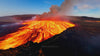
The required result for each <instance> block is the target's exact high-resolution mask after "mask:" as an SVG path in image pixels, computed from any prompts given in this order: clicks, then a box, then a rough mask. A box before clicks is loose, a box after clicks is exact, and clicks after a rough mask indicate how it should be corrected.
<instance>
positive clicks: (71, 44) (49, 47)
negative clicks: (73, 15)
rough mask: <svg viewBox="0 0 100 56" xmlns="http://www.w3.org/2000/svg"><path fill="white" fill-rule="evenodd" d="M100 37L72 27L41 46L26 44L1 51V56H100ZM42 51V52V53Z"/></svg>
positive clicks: (31, 43)
mask: <svg viewBox="0 0 100 56" xmlns="http://www.w3.org/2000/svg"><path fill="white" fill-rule="evenodd" d="M99 37H100V36H99V35H98V34H96V33H94V34H91V33H90V32H88V31H86V30H84V29H83V28H82V27H79V26H78V27H77V26H76V27H72V28H69V29H67V30H65V31H64V32H62V33H61V34H58V35H55V36H54V37H52V38H50V39H48V40H46V41H43V42H41V43H39V44H37V43H33V42H27V43H26V44H24V45H22V46H19V47H16V48H13V49H8V50H1V51H0V55H1V56H7V55H9V56H39V55H41V56H42V55H44V56H59V55H61V56H69V55H70V56H100V54H99V53H100V44H99V42H100V41H99V40H100V38H99ZM40 50H41V52H40Z"/></svg>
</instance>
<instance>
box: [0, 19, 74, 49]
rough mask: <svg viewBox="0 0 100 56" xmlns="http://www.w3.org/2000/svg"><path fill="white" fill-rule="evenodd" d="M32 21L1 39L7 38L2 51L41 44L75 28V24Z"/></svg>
mask: <svg viewBox="0 0 100 56" xmlns="http://www.w3.org/2000/svg"><path fill="white" fill-rule="evenodd" d="M53 19H54V18H52V19H49V20H30V21H27V22H23V23H22V24H23V25H26V26H23V27H20V28H19V29H18V31H16V32H14V33H10V34H7V35H5V36H3V37H0V38H5V39H4V40H2V41H0V49H3V50H5V49H9V48H15V47H18V46H20V45H22V44H25V43H27V42H28V41H33V42H36V43H40V42H42V41H44V40H47V39H49V38H51V37H52V36H54V35H56V34H60V33H61V32H63V31H64V30H66V29H67V28H70V27H74V26H75V24H72V23H70V22H66V21H61V20H58V19H56V20H53Z"/></svg>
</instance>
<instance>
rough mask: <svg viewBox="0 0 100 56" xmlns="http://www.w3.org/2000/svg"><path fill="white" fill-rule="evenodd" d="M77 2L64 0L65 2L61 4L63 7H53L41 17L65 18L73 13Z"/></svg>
mask: <svg viewBox="0 0 100 56" xmlns="http://www.w3.org/2000/svg"><path fill="white" fill-rule="evenodd" d="M74 1H75V0H64V2H63V3H62V4H61V6H57V5H52V6H51V8H50V12H45V13H43V14H42V15H41V17H47V16H48V17H49V16H56V15H59V16H63V15H67V14H70V13H71V11H72V8H73V6H74V3H73V2H74Z"/></svg>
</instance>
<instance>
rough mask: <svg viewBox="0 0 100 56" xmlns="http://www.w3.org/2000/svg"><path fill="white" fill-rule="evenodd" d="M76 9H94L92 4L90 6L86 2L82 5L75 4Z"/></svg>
mask: <svg viewBox="0 0 100 56" xmlns="http://www.w3.org/2000/svg"><path fill="white" fill-rule="evenodd" d="M77 8H78V9H80V10H84V9H85V10H87V9H95V8H94V7H93V6H90V5H88V4H84V5H81V6H77Z"/></svg>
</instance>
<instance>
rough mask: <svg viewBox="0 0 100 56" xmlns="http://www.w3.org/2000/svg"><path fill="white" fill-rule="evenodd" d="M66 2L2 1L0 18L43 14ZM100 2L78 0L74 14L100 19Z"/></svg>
mask: <svg viewBox="0 0 100 56" xmlns="http://www.w3.org/2000/svg"><path fill="white" fill-rule="evenodd" d="M63 1H64V0H0V16H9V15H22V14H42V13H44V12H48V11H49V8H50V7H51V5H58V6H60V5H61V4H62V2H63ZM99 2H100V0H76V2H74V3H75V4H74V6H73V10H72V14H70V15H74V16H89V17H99V18H100V4H99Z"/></svg>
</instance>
